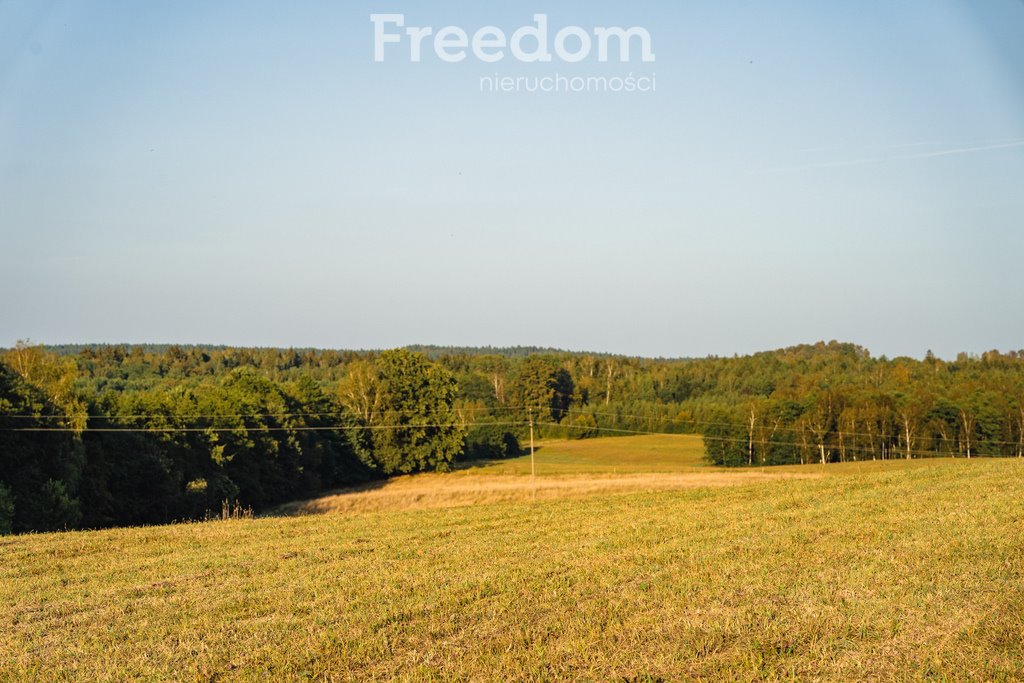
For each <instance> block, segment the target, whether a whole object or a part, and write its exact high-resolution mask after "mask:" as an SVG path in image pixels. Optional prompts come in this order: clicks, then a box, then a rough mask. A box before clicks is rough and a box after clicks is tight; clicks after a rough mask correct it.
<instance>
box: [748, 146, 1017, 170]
mask: <svg viewBox="0 0 1024 683" xmlns="http://www.w3.org/2000/svg"><path fill="white" fill-rule="evenodd" d="M1010 147H1024V138H1018V139H1015V140H1008V141H1005V142H998V143H992V144H987V145H971V146H968V147H950V148H948V149H939V150H935V151H933V152H918V153H916V154H896V155H891V156H881V157H865V158H861V159H846V160H843V161H825V162H821V163H815V164H799V165H794V166H777V167H775V168H770V169H768V171H769V172H779V171H802V170H807V169H813V168H838V167H842V166H860V165H862V164H874V163H879V162H882V161H904V160H909V159H929V158H931V157H944V156H950V155H952V154H967V153H969V152H982V151H985V150H989V149H1008V148H1010Z"/></svg>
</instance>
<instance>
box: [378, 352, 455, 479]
mask: <svg viewBox="0 0 1024 683" xmlns="http://www.w3.org/2000/svg"><path fill="white" fill-rule="evenodd" d="M377 371H378V380H379V391H380V396H381V400H380V404H381V406H382V418H381V421H380V423H379V424H373V425H369V426H370V428H371V429H372V434H371V439H372V444H373V449H372V456H371V457H372V460H373V463H374V464H375V465H376V466H377V467H378V468H379V469H380V471H381V472H383V473H384V474H394V473H397V472H402V473H408V472H418V471H427V470H435V471H445V470H447V469H448V468H449V466H450V464H451V463H452V461H454V460H455V458H456V456H458V455H459V453H461V452H462V447H463V437H464V433H465V430H464V428H463V426H462V425H461V423H460V421H459V419H458V416H457V414H456V412H455V410H454V409H453V402H454V400H455V396H456V392H457V389H458V387H457V385H456V382H455V379H454V377H452V374H451V373H450V372H449V371H448V370H447V369H445V368H444V367H442V366H441V365H439V364H437V363H432V362H431V361H429V360H427V358H426V356H423V355H422V354H419V353H413V352H411V351H407V350H405V349H395V350H393V351H385V352H384V353H382V354H381V356H380V358H379V359H378V361H377Z"/></svg>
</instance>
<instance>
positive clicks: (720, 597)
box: [0, 437, 1024, 681]
mask: <svg viewBox="0 0 1024 683" xmlns="http://www.w3.org/2000/svg"><path fill="white" fill-rule="evenodd" d="M669 438H673V437H669ZM675 438H679V437H675ZM616 442H618V443H616ZM679 443H682V442H679ZM624 447H625V448H626V449H627V450H629V451H630V452H631V453H632V454H633V456H635V459H636V460H637V462H633V463H632V464H630V462H631V461H630V458H629V457H625V456H623V455H622V454H621V451H620V450H616V449H622V448H624ZM642 449H647V450H646V452H647V453H648V456H647V457H651V458H652V460H651V463H652V464H651V468H652V469H655V470H656V472H655V473H651V472H650V471H649V470H648V471H647V472H644V471H643V467H642V465H643V463H642V462H639V460H641V456H640V455H639V452H640V450H642ZM687 453H688V455H687ZM694 453H695V451H693V450H692V449H691V450H689V451H687V449H686V448H673V447H672V446H670V445H669V444H668V442H667V441H665V442H662V441H659V440H650V441H644V440H643V439H640V440H634V441H633V442H632V445H631V442H630V441H627V440H625V439H623V440H613V439H608V440H597V441H592V442H571V443H570V442H558V443H547V444H544V448H542V449H541V450H539V451H538V453H537V455H538V466H539V472H540V473H541V476H540V477H538V480H539V482H541V483H550V484H552V485H555V484H557V483H558V482H560V481H574V480H575V481H591V482H592V481H600V480H602V479H605V480H615V479H616V478H624V479H627V480H628V479H631V478H633V479H636V480H637V481H642V480H646V481H647V483H648V484H652V483H653V482H655V481H657V480H658V478H662V479H664V478H668V479H671V478H673V477H676V478H693V477H706V480H705V481H706V483H707V484H711V483H713V482H718V481H721V480H722V478H723V477H726V478H728V477H733V476H739V478H737V479H727V481H728V483H732V484H735V485H732V486H722V485H720V484H715V485H713V486H704V485H699V487H697V488H694V486H698V484H695V483H691V484H689V486H688V487H671V488H673V489H675V490H654V491H647V492H626V491H624V490H621V489H615V490H614V491H611V490H595V491H575V492H569V493H566V492H564V491H563V492H562V493H557V492H555V493H552V497H550V498H549V497H546V496H545V495H540V496H538V501H537V503H535V504H534V503H531V502H530V499H527V498H522V497H519V498H514V499H509V500H499V501H498V502H490V503H486V502H478V503H477V504H475V505H468V504H465V503H466V501H464V500H463V501H459V502H458V503H457V504H456V505H457V506H455V507H444V508H438V509H418V510H397V511H396V510H384V511H366V510H361V509H360V508H358V507H357V508H345V507H340V508H331V507H328V508H325V509H328V510H331V509H337V510H340V511H342V512H344V513H345V514H338V513H334V514H330V513H329V514H320V515H306V516H298V517H277V518H264V519H257V520H247V521H234V522H211V523H206V524H188V525H177V526H165V527H154V528H146V529H122V530H111V531H100V532H73V533H66V534H45V535H38V536H19V537H8V538H2V539H0V644H2V647H0V679H3V680H10V681H15V680H17V681H21V680H40V681H51V680H89V681H93V680H101V681H104V680H111V681H113V680H126V679H143V680H197V681H198V680H202V681H211V680H218V681H221V680H274V681H276V680H352V679H357V680H366V679H371V680H373V679H398V680H495V681H504V680H509V679H513V680H565V679H570V680H627V681H638V680H659V679H664V680H678V679H687V678H698V679H705V680H722V679H739V680H750V679H767V680H779V679H785V680H791V679H801V680H922V679H926V680H1021V679H1022V678H1024V502H1022V501H1024V463H1022V462H1020V461H1017V460H973V461H970V462H968V461H964V460H932V461H921V462H915V463H912V464H911V465H910V466H907V464H906V463H903V462H899V461H896V462H889V463H871V464H863V465H846V466H825V467H818V466H815V467H807V468H804V469H799V468H781V469H779V470H777V471H776V470H769V471H768V472H766V474H765V475H761V474H760V473H759V472H758V471H756V470H755V471H751V472H747V473H742V472H721V471H718V470H715V469H713V468H705V467H703V466H702V465H701V464H700V462H699V460H698V459H697V458H695V457H694ZM655 458H657V459H656V460H655ZM613 461H614V464H613ZM542 463H543V464H542ZM655 463H657V464H655ZM522 466H523V462H522V460H521V459H520V460H519V461H511V462H502V463H498V464H492V465H486V466H478V467H473V468H468V469H466V470H462V471H459V472H456V473H454V474H452V475H450V476H447V477H438V476H437V475H432V476H430V477H426V478H422V479H421V478H418V477H411V478H406V479H405V480H404V483H402V481H403V480H400V482H399V485H398V488H400V489H401V488H403V487H405V488H408V489H412V488H416V487H419V488H421V489H424V490H427V489H430V488H431V484H439V483H440V482H445V485H449V482H456V483H457V482H461V483H462V484H463V485H472V482H474V481H477V480H480V481H484V482H486V483H487V484H488V485H496V483H497V482H499V481H505V482H513V483H516V482H521V480H527V481H528V480H529V477H522V476H515V474H514V473H517V472H519V473H521V472H522V471H523V470H522ZM527 466H528V462H527ZM545 467H546V468H549V469H541V468H545ZM607 467H611V468H612V469H603V468H607ZM629 467H634V468H636V469H627V468H629ZM558 468H562V469H560V470H559V469H558ZM589 468H593V469H589ZM510 472H511V473H513V474H509V473H510ZM786 475H789V476H786ZM794 475H799V477H797V476H794ZM756 476H763V477H767V476H772V477H777V478H774V479H770V480H769V479H763V480H753V479H743V477H748V478H749V477H756ZM418 479H419V480H420V481H419V482H417V481H416V480H418ZM680 481H682V479H680ZM450 485H454V484H450ZM652 488H654V487H652ZM382 490H386V489H382ZM407 492H408V491H407ZM563 493H565V494H566V495H565V496H564V497H563V495H562V494H563ZM611 493H614V494H615V495H609V494H611ZM517 495H519V494H517ZM555 496H557V497H555ZM407 498H408V497H407ZM425 507H428V508H429V507H431V506H430V505H427V506H425ZM367 509H371V508H367Z"/></svg>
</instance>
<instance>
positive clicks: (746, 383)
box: [0, 342, 1024, 530]
mask: <svg viewBox="0 0 1024 683" xmlns="http://www.w3.org/2000/svg"><path fill="white" fill-rule="evenodd" d="M418 349H419V351H422V352H423V353H414V352H412V351H410V350H408V349H406V350H399V351H389V352H369V351H361V352H360V351H330V350H316V349H246V348H230V347H198V346H196V347H180V346H173V345H172V346H161V345H151V346H146V347H143V346H117V345H108V346H75V347H60V348H58V349H57V350H58V351H60V353H55V352H54V350H53V349H43V348H41V347H37V346H30V345H20V346H19V347H18V348H16V349H12V350H9V351H7V352H4V353H3V355H2V359H0V360H2V362H0V529H4V528H5V525H6V528H13V529H15V530H30V529H39V530H42V529H56V528H73V527H100V526H111V525H121V524H147V523H156V522H164V521H168V520H173V519H192V518H196V517H201V516H202V515H204V514H205V513H206V511H207V510H211V509H215V510H216V509H219V508H220V504H221V502H222V501H224V500H229V501H231V502H233V503H235V502H237V503H240V504H243V505H246V506H252V507H253V508H255V509H257V510H262V509H266V508H267V507H270V506H273V505H275V504H278V503H280V502H283V501H286V500H290V499H294V498H299V497H304V496H310V495H314V494H316V493H318V492H320V491H322V490H324V489H328V488H332V487H338V486H344V485H349V484H353V483H357V482H362V481H367V480H370V479H373V478H379V477H386V476H389V475H391V474H395V473H403V472H415V471H422V470H437V469H441V470H443V469H446V468H447V467H450V466H451V464H452V463H453V462H455V461H456V460H457V459H474V458H495V457H505V456H509V455H515V454H518V453H519V452H520V444H521V442H522V439H523V438H524V436H525V434H526V424H527V422H528V421H529V420H531V419H532V420H533V421H534V424H535V426H536V429H537V432H538V436H541V437H544V436H548V437H551V436H557V437H572V438H588V437H596V436H606V435H616V434H629V433H645V432H657V433H665V432H674V433H701V434H704V436H705V443H706V445H707V452H708V458H709V460H711V461H712V462H714V463H716V464H719V465H726V466H748V465H757V466H760V465H772V464H789V463H807V462H822V461H824V462H832V461H844V460H854V459H872V458H875V459H882V458H897V457H899V458H906V457H928V456H943V457H948V456H954V457H974V456H979V455H984V456H1020V455H1022V450H1024V352H1016V351H1013V352H1008V353H999V352H996V351H992V352H988V353H985V354H982V355H981V356H978V357H974V356H967V355H961V356H959V357H958V358H957V359H955V360H952V361H944V360H941V359H938V358H935V357H934V356H933V355H932V354H930V353H929V354H928V355H927V356H926V358H925V359H924V360H916V359H911V358H896V359H888V358H885V357H881V358H876V357H872V356H871V355H870V354H869V353H868V352H867V351H866V350H865V349H863V348H861V347H858V346H855V345H852V344H841V343H837V342H830V343H827V344H826V343H819V344H815V345H803V346H797V347H792V348H788V349H782V350H778V351H772V352H765V353H759V354H754V355H751V356H743V357H732V358H717V357H709V358H704V359H673V360H666V359H659V360H654V359H643V358H628V357H621V356H610V355H600V354H589V353H570V352H562V351H550V350H546V349H524V348H513V349H461V348H441V347H418ZM425 354H429V357H427V355H425ZM55 428H56V429H57V431H53V430H54V429H55ZM28 430H45V431H28ZM5 520H6V522H5Z"/></svg>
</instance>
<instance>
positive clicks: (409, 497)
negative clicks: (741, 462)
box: [272, 471, 821, 515]
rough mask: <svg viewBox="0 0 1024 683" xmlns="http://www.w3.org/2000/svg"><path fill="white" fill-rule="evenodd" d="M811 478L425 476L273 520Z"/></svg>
mask: <svg viewBox="0 0 1024 683" xmlns="http://www.w3.org/2000/svg"><path fill="white" fill-rule="evenodd" d="M819 476H821V475H820V474H817V473H796V472H764V471H747V472H707V473H703V472H702V473H693V474H618V475H616V474H608V475H601V474H593V475H566V476H545V477H537V479H536V481H534V480H532V479H531V478H530V477H529V476H508V475H499V476H486V475H477V476H471V477H468V476H458V475H445V474H426V475H417V476H409V477H400V478H397V479H392V480H390V481H386V482H381V483H378V484H375V485H372V486H367V487H363V488H355V489H347V490H344V491H339V492H338V493H335V494H331V495H328V496H324V497H322V498H316V499H314V500H309V501H303V502H298V503H290V504H288V505H283V506H281V507H279V508H277V509H276V510H274V511H273V513H272V514H274V515H315V514H324V513H339V512H340V513H357V512H373V511H377V510H414V509H421V508H443V507H456V506H461V505H480V504H485V503H499V502H505V501H528V500H532V499H533V498H534V497H536V499H537V500H553V499H557V498H568V497H579V496H588V495H594V494H608V493H638V492H643V491H669V490H674V489H692V488H720V487H723V486H740V485H743V484H754V483H759V482H766V481H776V480H780V479H812V478H817V477H819Z"/></svg>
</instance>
